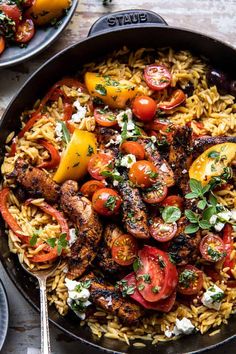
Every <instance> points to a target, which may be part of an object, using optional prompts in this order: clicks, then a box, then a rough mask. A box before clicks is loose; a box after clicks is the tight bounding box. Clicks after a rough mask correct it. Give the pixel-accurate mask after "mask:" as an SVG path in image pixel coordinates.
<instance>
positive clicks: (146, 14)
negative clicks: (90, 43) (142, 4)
mask: <svg viewBox="0 0 236 354" xmlns="http://www.w3.org/2000/svg"><path fill="white" fill-rule="evenodd" d="M152 23H156V24H159V25H160V26H168V24H167V23H166V21H165V20H164V19H163V18H162V17H161V16H160V15H158V14H156V13H155V12H153V11H149V10H124V11H117V12H112V13H110V14H106V15H104V16H102V17H100V18H99V19H98V20H97V21H96V22H95V23H94V24H93V25H92V27H91V28H90V31H89V33H88V37H89V36H92V35H95V34H97V33H98V32H110V31H112V30H116V29H118V28H121V27H122V28H124V27H126V28H127V27H128V28H130V27H142V26H143V25H145V24H152Z"/></svg>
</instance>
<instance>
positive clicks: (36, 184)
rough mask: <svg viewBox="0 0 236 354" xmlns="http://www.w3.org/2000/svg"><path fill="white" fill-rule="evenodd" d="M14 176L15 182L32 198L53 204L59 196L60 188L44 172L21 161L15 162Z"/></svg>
mask: <svg viewBox="0 0 236 354" xmlns="http://www.w3.org/2000/svg"><path fill="white" fill-rule="evenodd" d="M14 174H15V175H16V180H17V182H18V183H19V184H20V185H21V186H22V187H23V188H24V189H25V190H26V191H27V192H28V193H29V194H30V195H32V196H34V197H43V198H45V199H46V200H47V201H48V202H52V203H55V202H56V201H57V200H58V198H59V194H60V186H59V185H58V184H57V183H56V182H54V181H53V180H52V179H51V177H49V176H48V175H47V173H46V172H44V171H42V170H40V169H39V168H37V167H33V166H31V165H30V164H29V163H27V162H25V161H23V160H22V159H18V160H16V163H15V170H14Z"/></svg>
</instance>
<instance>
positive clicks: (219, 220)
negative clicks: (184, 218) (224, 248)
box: [209, 205, 236, 231]
mask: <svg viewBox="0 0 236 354" xmlns="http://www.w3.org/2000/svg"><path fill="white" fill-rule="evenodd" d="M219 206H220V207H222V206H221V205H219ZM230 220H232V221H236V210H235V209H232V210H228V209H227V208H224V209H223V211H220V212H219V213H217V214H215V215H212V216H211V217H210V220H209V222H210V224H211V225H213V227H214V229H215V230H216V231H221V230H222V229H223V228H224V226H225V224H226V223H227V222H229V221H230Z"/></svg>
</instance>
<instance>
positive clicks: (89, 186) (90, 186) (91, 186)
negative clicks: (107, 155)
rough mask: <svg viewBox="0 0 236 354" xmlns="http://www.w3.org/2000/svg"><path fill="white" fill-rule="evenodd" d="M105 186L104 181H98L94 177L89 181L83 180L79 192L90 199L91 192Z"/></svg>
mask: <svg viewBox="0 0 236 354" xmlns="http://www.w3.org/2000/svg"><path fill="white" fill-rule="evenodd" d="M104 187H105V183H104V181H98V180H96V179H92V180H90V181H87V182H85V183H84V184H83V185H82V187H81V188H80V192H81V193H82V194H83V195H85V196H86V197H87V198H89V199H91V198H92V196H93V194H94V193H95V192H96V191H97V190H99V189H101V188H104Z"/></svg>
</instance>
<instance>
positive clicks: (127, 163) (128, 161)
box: [120, 154, 136, 168]
mask: <svg viewBox="0 0 236 354" xmlns="http://www.w3.org/2000/svg"><path fill="white" fill-rule="evenodd" d="M135 162H136V157H135V155H133V154H127V155H125V156H123V157H122V159H121V161H120V166H123V167H127V168H130V167H131V166H132V165H133V164H134V163H135Z"/></svg>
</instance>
